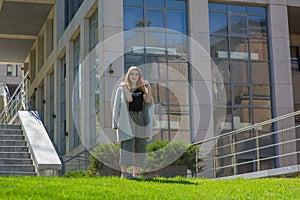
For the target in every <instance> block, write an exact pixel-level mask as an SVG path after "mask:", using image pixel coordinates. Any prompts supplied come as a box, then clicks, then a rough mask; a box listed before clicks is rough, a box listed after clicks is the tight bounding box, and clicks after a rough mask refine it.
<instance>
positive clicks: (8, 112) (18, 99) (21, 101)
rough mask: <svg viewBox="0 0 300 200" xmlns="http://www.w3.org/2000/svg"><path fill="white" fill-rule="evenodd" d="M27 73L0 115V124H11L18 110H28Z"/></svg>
mask: <svg viewBox="0 0 300 200" xmlns="http://www.w3.org/2000/svg"><path fill="white" fill-rule="evenodd" d="M28 74H29V73H28V72H27V73H26V74H25V76H24V77H23V79H22V81H21V83H20V84H19V85H18V87H17V88H16V90H15V92H14V93H13V94H12V95H11V96H10V98H9V99H8V101H7V105H6V106H5V108H4V109H3V111H2V112H1V114H0V123H2V124H11V123H13V121H14V120H15V118H16V117H17V113H18V111H19V110H28V108H29V99H28V97H27V91H28V86H29V75H28Z"/></svg>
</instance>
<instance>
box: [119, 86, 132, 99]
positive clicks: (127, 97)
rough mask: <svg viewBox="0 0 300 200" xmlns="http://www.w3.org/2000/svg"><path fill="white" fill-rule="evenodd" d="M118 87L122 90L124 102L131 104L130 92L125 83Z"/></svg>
mask: <svg viewBox="0 0 300 200" xmlns="http://www.w3.org/2000/svg"><path fill="white" fill-rule="evenodd" d="M120 85H121V86H122V88H123V92H124V96H125V99H126V101H128V102H132V101H133V98H132V96H131V93H130V91H129V89H128V87H127V85H126V83H121V84H120Z"/></svg>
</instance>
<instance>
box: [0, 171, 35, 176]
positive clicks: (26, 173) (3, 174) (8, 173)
mask: <svg viewBox="0 0 300 200" xmlns="http://www.w3.org/2000/svg"><path fill="white" fill-rule="evenodd" d="M0 176H37V173H36V172H13V171H2V172H1V171H0Z"/></svg>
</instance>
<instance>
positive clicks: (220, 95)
mask: <svg viewBox="0 0 300 200" xmlns="http://www.w3.org/2000/svg"><path fill="white" fill-rule="evenodd" d="M213 99H214V100H215V101H214V103H215V105H217V104H218V102H221V105H220V106H224V103H226V105H227V106H231V105H232V102H231V93H230V84H219V83H213Z"/></svg>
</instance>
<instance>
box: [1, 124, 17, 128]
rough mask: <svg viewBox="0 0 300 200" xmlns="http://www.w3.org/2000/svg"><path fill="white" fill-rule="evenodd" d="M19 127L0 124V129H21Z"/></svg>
mask: <svg viewBox="0 0 300 200" xmlns="http://www.w3.org/2000/svg"><path fill="white" fill-rule="evenodd" d="M21 128H22V127H21V125H16V124H0V129H21Z"/></svg>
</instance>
